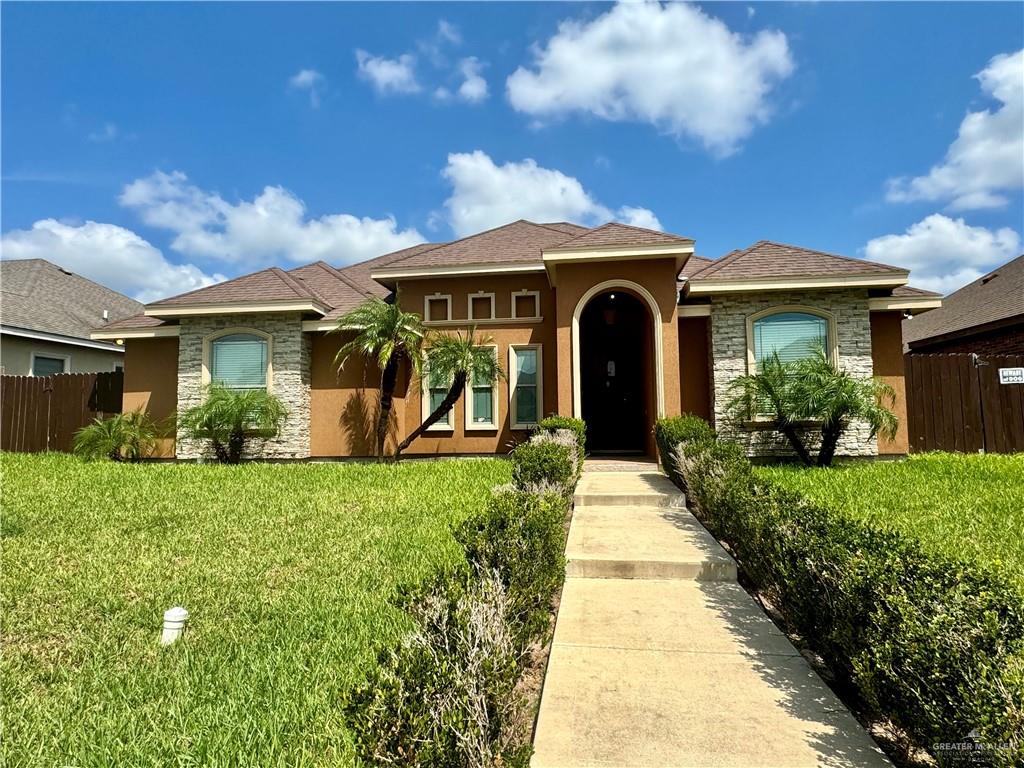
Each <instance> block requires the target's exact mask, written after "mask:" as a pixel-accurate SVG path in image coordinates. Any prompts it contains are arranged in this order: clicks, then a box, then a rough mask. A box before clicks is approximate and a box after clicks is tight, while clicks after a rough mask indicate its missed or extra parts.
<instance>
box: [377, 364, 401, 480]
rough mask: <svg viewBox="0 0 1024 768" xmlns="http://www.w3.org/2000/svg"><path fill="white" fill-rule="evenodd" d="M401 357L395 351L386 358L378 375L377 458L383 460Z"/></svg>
mask: <svg viewBox="0 0 1024 768" xmlns="http://www.w3.org/2000/svg"><path fill="white" fill-rule="evenodd" d="M400 362H401V357H400V356H399V354H398V353H397V352H395V353H393V354H392V355H391V357H390V358H389V359H388V364H387V365H386V366H384V371H383V373H381V376H380V413H378V414H377V458H378V459H379V460H380V461H383V460H384V442H385V441H386V440H387V437H388V423H389V422H390V421H391V409H392V407H393V406H394V402H395V386H396V385H397V384H398V365H399V363H400Z"/></svg>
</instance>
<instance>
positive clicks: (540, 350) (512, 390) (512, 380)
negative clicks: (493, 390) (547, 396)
mask: <svg viewBox="0 0 1024 768" xmlns="http://www.w3.org/2000/svg"><path fill="white" fill-rule="evenodd" d="M519 349H535V350H537V419H538V420H540V419H543V418H544V345H543V344H509V346H508V415H509V421H510V422H511V424H512V429H533V428H534V427H536V426H537V422H535V421H519V417H518V415H517V414H516V379H517V378H518V376H519V366H517V365H516V350H519Z"/></svg>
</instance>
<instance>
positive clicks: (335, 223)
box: [120, 171, 423, 266]
mask: <svg viewBox="0 0 1024 768" xmlns="http://www.w3.org/2000/svg"><path fill="white" fill-rule="evenodd" d="M120 202H121V204H122V205H123V206H125V207H127V208H131V209H133V210H135V211H137V212H138V213H139V215H140V216H141V217H142V220H143V221H144V222H145V223H146V224H149V225H150V226H153V227H159V228H161V229H166V230H169V231H171V232H173V233H174V239H173V241H172V242H171V248H173V249H174V250H175V251H178V252H179V253H183V254H187V255H189V256H193V257H204V258H212V259H219V260H223V261H230V262H244V263H246V265H247V266H259V265H262V264H267V263H271V262H273V261H275V260H277V259H280V258H284V259H289V260H291V261H298V262H307V261H315V260H317V259H324V260H325V261H329V262H331V263H332V264H351V263H353V262H356V261H361V260H363V259H367V258H370V257H373V256H379V255H380V254H382V253H387V252H388V251H393V250H397V249H399V248H404V247H406V246H410V245H415V244H416V243H421V242H423V237H422V236H421V235H420V233H419V232H417V231H416V230H415V229H412V228H410V229H404V230H400V229H399V228H398V224H397V222H396V221H395V219H394V218H393V217H390V216H389V217H385V218H382V219H371V218H368V217H363V218H359V217H357V216H352V215H349V214H345V213H338V214H328V215H325V216H321V217H319V218H308V217H307V216H306V206H305V203H303V202H302V200H300V199H299V198H298V197H296V196H295V195H294V194H292V193H291V192H289V191H288V190H287V189H284V188H283V187H279V186H267V187H264V189H263V191H262V192H261V193H260V194H259V195H257V196H256V197H254V198H253V199H252V200H242V201H240V202H237V203H231V202H228V201H226V200H225V199H224V198H223V197H221V196H220V195H219V194H217V193H216V192H209V191H206V190H203V189H200V188H199V187H196V186H195V185H192V184H189V183H188V178H187V177H186V176H185V174H184V173H182V172H180V171H174V172H172V173H163V172H161V171H157V172H156V173H153V174H152V175H150V176H147V177H145V178H141V179H136V180H135V181H133V182H131V183H130V184H128V185H126V186H125V188H124V191H123V192H122V193H121V197H120Z"/></svg>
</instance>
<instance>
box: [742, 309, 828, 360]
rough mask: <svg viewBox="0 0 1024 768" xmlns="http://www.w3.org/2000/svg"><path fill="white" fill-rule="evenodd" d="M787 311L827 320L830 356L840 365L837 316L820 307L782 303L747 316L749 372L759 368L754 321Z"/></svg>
mask: <svg viewBox="0 0 1024 768" xmlns="http://www.w3.org/2000/svg"><path fill="white" fill-rule="evenodd" d="M787 312H799V313H802V314H806V315H815V316H817V317H820V318H823V319H824V320H826V321H827V327H826V333H827V334H828V339H827V340H826V341H827V344H828V350H827V351H828V356H829V360H831V361H832V364H833V365H839V338H838V334H837V328H836V317H835V315H833V314H832V313H831V312H829V311H828V310H824V309H819V308H818V307H807V306H803V305H801V304H781V305H779V306H777V307H769V308H768V309H762V310H761V311H760V312H755V313H754V314H752V315H748V316H747V373H750V374H753V373H754V372H755V371H756V370H757V357H756V355H755V349H754V323H756V322H757V321H758V320H763V319H764V318H766V317H771V316H772V315H781V314H785V313H787Z"/></svg>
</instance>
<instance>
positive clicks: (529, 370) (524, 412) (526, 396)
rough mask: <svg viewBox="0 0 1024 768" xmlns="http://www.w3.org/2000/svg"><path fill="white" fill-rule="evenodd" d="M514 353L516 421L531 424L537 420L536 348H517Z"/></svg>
mask: <svg viewBox="0 0 1024 768" xmlns="http://www.w3.org/2000/svg"><path fill="white" fill-rule="evenodd" d="M515 355H516V393H515V399H516V421H517V422H519V423H520V424H533V423H536V421H537V350H536V349H517V350H515Z"/></svg>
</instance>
